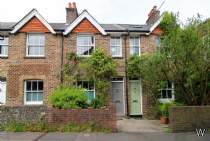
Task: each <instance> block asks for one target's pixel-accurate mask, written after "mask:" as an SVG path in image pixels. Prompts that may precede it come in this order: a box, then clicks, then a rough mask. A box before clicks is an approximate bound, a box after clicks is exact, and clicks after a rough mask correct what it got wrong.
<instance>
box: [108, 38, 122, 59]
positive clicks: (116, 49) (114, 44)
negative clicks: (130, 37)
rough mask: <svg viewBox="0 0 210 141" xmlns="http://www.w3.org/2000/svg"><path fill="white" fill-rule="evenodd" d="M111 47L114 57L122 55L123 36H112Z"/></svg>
mask: <svg viewBox="0 0 210 141" xmlns="http://www.w3.org/2000/svg"><path fill="white" fill-rule="evenodd" d="M110 49H111V55H112V57H122V40H121V37H111V41H110Z"/></svg>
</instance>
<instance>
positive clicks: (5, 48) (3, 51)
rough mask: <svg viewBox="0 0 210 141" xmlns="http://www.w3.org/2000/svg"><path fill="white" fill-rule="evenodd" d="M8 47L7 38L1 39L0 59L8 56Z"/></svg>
mask: <svg viewBox="0 0 210 141" xmlns="http://www.w3.org/2000/svg"><path fill="white" fill-rule="evenodd" d="M8 47H9V38H8V37H1V38H0V57H7V56H8Z"/></svg>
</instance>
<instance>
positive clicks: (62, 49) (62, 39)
mask: <svg viewBox="0 0 210 141" xmlns="http://www.w3.org/2000/svg"><path fill="white" fill-rule="evenodd" d="M63 41H64V35H63V34H61V66H60V67H61V76H60V81H61V84H63V60H64V58H63V56H64V55H63V54H64V46H63Z"/></svg>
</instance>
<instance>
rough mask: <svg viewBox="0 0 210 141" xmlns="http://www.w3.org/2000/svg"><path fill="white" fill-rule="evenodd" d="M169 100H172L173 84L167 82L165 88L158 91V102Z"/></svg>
mask: <svg viewBox="0 0 210 141" xmlns="http://www.w3.org/2000/svg"><path fill="white" fill-rule="evenodd" d="M171 100H174V84H173V83H172V82H170V81H167V82H166V83H165V86H164V87H163V88H162V89H160V102H169V101H171Z"/></svg>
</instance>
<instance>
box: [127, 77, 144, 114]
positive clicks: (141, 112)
mask: <svg viewBox="0 0 210 141" xmlns="http://www.w3.org/2000/svg"><path fill="white" fill-rule="evenodd" d="M130 82H139V83H140V86H139V87H140V93H139V94H140V98H141V111H140V114H139V115H143V96H142V95H143V91H142V83H141V79H139V80H129V85H130ZM129 89H130V90H131V86H129ZM130 92H131V91H130ZM130 96H131V93H130ZM130 102H131V101H130ZM130 105H131V103H130ZM129 115H131V116H135V115H136V114H130V113H129Z"/></svg>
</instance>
